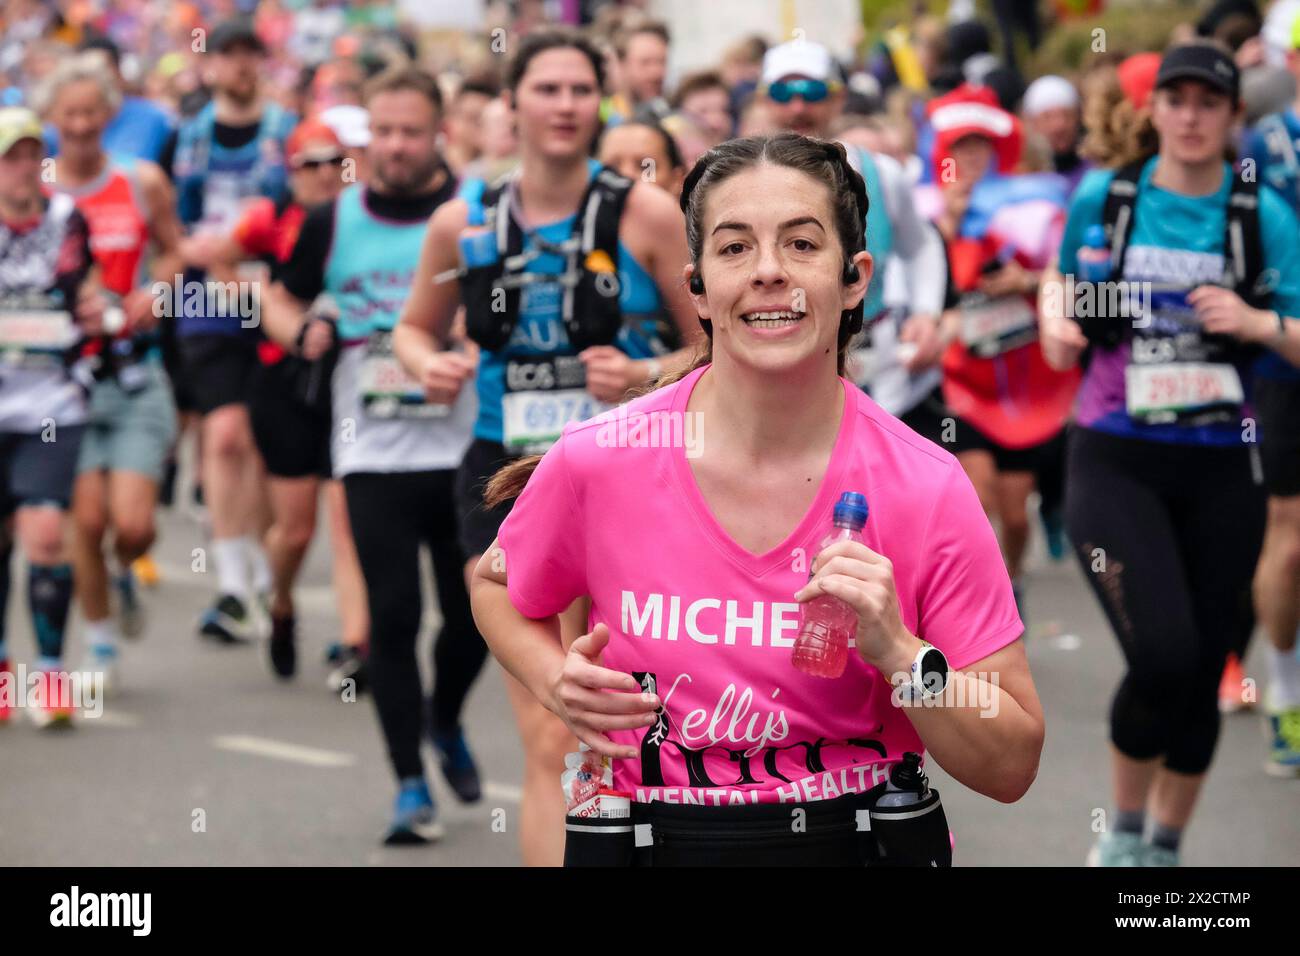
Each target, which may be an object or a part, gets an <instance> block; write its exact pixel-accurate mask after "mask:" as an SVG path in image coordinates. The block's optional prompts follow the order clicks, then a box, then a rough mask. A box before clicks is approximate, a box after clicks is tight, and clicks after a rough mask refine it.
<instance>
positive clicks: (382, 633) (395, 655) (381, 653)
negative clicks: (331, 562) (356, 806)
mask: <svg viewBox="0 0 1300 956" xmlns="http://www.w3.org/2000/svg"><path fill="white" fill-rule="evenodd" d="M455 476H456V472H455V471H452V470H448V471H416V472H395V473H385V474H372V473H365V474H353V475H347V476H345V477H344V479H343V488H344V491H345V493H346V495H347V502H348V518H349V520H350V521H351V522H352V536H353V538H355V539H356V543H357V556H358V557H359V558H360V560H361V571H362V574H363V575H364V576H365V579H366V594H367V596H368V598H369V600H370V680H371V686H372V688H373V692H374V696H375V708H376V709H377V710H378V711H379V723H380V725H381V726H382V727H383V731H384V738H385V740H386V741H387V742H388V755H389V757H390V759H391V760H392V762H393V770H394V771H395V772H396V774H397V777H398V779H399V780H403V779H406V778H408V777H419V776H423V775H424V764H423V763H422V761H421V760H420V731H421V725H422V723H423V721H422V719H421V715H422V714H423V713H424V707H423V699H424V689H423V685H422V684H421V682H420V667H419V662H418V661H417V660H416V656H415V641H416V638H417V637H418V635H419V632H420V615H421V610H422V609H421V603H420V561H419V551H420V545H421V543H426V544H428V546H429V551H430V555H431V557H432V558H433V576H434V581H435V583H436V586H437V594H438V604H439V606H440V607H441V610H442V630H440V631H439V632H438V636H437V638H436V639H435V640H434V643H433V678H434V679H433V698H432V701H431V705H430V706H431V712H430V715H429V716H430V719H431V724H430V729H431V730H433V731H434V732H437V731H448V730H452V729H454V728H455V727H456V726H457V725H458V724H459V722H460V712H461V708H462V707H463V706H464V704H465V697H466V695H467V694H468V693H469V689H470V686H471V685H472V684H473V683H474V679H475V678H476V677H477V676H478V673H479V671H480V670H482V668H483V661H484V660H485V659H486V658H487V644H485V643H484V641H483V637H482V635H480V634H479V632H478V628H476V627H475V626H474V618H473V616H472V615H471V614H470V607H469V594H468V593H467V592H466V590H465V576H464V575H465V556H464V554H463V553H462V552H461V549H460V545H459V544H458V543H457V534H456V502H455V498H454V497H453V495H452V485H453V482H454V480H455Z"/></svg>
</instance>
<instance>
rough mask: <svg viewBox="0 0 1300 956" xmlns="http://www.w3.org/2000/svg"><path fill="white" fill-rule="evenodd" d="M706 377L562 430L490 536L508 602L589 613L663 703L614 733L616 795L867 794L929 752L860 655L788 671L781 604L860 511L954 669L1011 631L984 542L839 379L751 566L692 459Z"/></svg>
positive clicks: (709, 801) (885, 417) (943, 463)
mask: <svg viewBox="0 0 1300 956" xmlns="http://www.w3.org/2000/svg"><path fill="white" fill-rule="evenodd" d="M709 368H710V366H705V367H703V368H701V369H698V370H696V371H694V372H692V373H691V374H689V375H687V376H686V377H685V378H683V379H682V380H681V381H679V382H677V383H675V384H673V385H669V386H666V387H664V388H660V389H657V390H655V391H653V392H651V393H650V394H648V395H645V396H643V397H642V398H639V399H636V400H635V401H633V402H630V403H628V404H627V405H623V406H620V407H619V408H615V409H613V410H611V411H608V412H605V413H604V414H602V415H599V416H597V417H595V418H593V419H590V420H588V421H586V422H582V423H580V424H576V425H570V426H569V427H567V428H566V429H565V430H564V434H563V436H562V437H561V439H560V440H559V441H558V442H557V443H556V444H555V445H554V446H553V447H552V448H551V449H550V451H548V452H547V454H546V456H545V457H544V458H543V459H542V461H541V463H540V464H539V465H538V467H537V470H536V471H535V472H534V473H533V475H532V477H531V478H530V479H529V481H528V484H527V486H526V487H525V489H524V491H523V493H522V494H521V495H520V496H519V500H518V501H517V502H516V504H515V506H514V510H513V511H511V513H510V516H509V517H508V518H507V519H506V521H505V523H504V524H503V525H502V527H501V532H500V536H499V544H500V546H501V547H502V549H503V550H504V552H505V568H506V578H507V581H508V588H509V594H510V600H511V602H512V603H513V604H514V606H515V607H516V608H517V609H518V610H519V611H520V613H522V614H524V615H525V616H527V617H530V618H542V617H548V616H550V615H552V614H556V613H558V612H560V611H562V610H564V608H566V607H567V606H568V605H569V604H570V603H572V602H573V600H575V599H576V598H578V597H580V596H582V595H590V596H591V618H590V625H591V626H592V627H594V626H595V624H596V623H598V622H601V621H603V622H604V623H605V624H606V625H607V626H608V627H609V630H610V642H609V645H608V646H607V647H606V649H605V651H604V653H603V655H602V658H601V663H602V664H603V665H604V666H605V667H609V668H612V669H614V670H620V671H627V672H629V673H631V674H633V675H634V676H635V677H636V678H637V679H638V680H640V681H641V682H642V686H643V687H645V688H647V689H650V690H653V691H655V692H656V693H658V694H659V695H660V697H661V699H662V700H663V707H662V709H661V712H660V719H659V721H658V722H657V723H656V724H654V725H652V726H649V727H646V728H643V729H636V730H627V731H613V732H611V733H610V734H609V735H608V736H609V737H610V738H611V739H612V740H614V741H616V742H618V743H620V744H627V745H630V746H633V747H637V748H638V749H639V751H640V758H639V759H637V760H631V759H626V760H615V761H614V786H615V787H616V788H618V789H620V790H626V791H629V792H631V793H632V794H633V795H634V798H635V799H636V800H637V801H638V802H647V801H651V800H664V801H669V802H673V803H696V804H704V805H722V804H733V803H757V802H778V801H779V802H792V801H805V800H819V799H830V798H833V797H837V796H840V795H841V794H844V793H846V792H861V791H865V790H868V789H870V788H871V787H872V786H874V785H876V784H878V783H880V782H882V781H883V780H884V779H885V776H886V774H887V772H888V766H889V764H891V763H893V762H895V761H897V760H900V759H902V754H903V752H904V751H908V750H912V751H916V752H918V753H920V752H922V745H921V740H920V737H919V736H918V735H917V733H916V731H915V730H914V729H913V727H912V724H911V722H910V721H909V720H908V718H907V716H906V714H905V713H904V712H903V711H902V710H900V709H899V708H896V707H894V706H893V705H892V704H891V702H890V697H891V693H892V690H893V689H892V687H891V686H890V684H889V683H888V681H887V679H886V677H885V676H883V675H881V673H880V672H879V671H877V670H876V669H875V668H874V667H870V666H868V665H867V664H866V663H864V662H863V660H862V658H861V657H860V656H858V654H857V652H856V651H850V653H849V663H848V667H847V668H846V669H845V672H844V674H843V676H841V677H839V678H837V679H833V680H828V679H826V678H820V677H810V676H808V675H806V674H804V673H802V672H801V671H799V670H796V669H795V667H794V665H793V664H792V663H791V653H792V651H791V648H792V647H793V643H794V638H795V636H796V635H797V633H798V628H799V605H798V603H797V602H795V600H794V597H793V595H794V593H795V591H797V590H798V589H799V588H800V587H802V586H803V585H804V583H805V582H806V581H807V577H808V566H809V565H810V564H811V562H812V559H813V558H814V557H815V556H816V553H817V549H818V545H819V542H820V541H821V540H822V539H823V537H824V536H825V535H826V533H827V531H828V530H829V528H830V521H831V509H832V508H833V506H834V504H835V501H836V500H837V499H838V498H839V496H840V494H841V493H842V492H845V491H859V492H862V493H863V494H864V495H866V498H867V503H868V506H869V508H870V516H869V518H868V519H867V524H866V527H865V529H864V530H863V537H864V541H865V542H866V544H867V546H868V547H870V548H871V549H872V550H874V551H876V552H878V553H880V554H883V555H884V556H885V557H887V558H889V559H890V561H892V562H893V566H894V577H895V584H896V587H897V590H898V598H899V606H900V608H901V610H902V616H903V623H904V624H905V625H906V626H907V628H908V630H909V631H911V632H912V633H913V634H916V635H917V636H919V637H921V638H924V639H925V640H927V641H929V642H930V643H931V644H934V645H935V646H936V647H939V648H941V649H942V650H943V651H944V653H945V654H946V655H947V657H948V661H949V663H950V665H951V666H952V667H953V668H967V667H969V666H970V665H971V664H974V663H976V662H977V661H980V660H981V659H983V658H984V657H987V656H988V655H989V654H992V653H993V652H994V651H996V650H998V649H999V648H1001V647H1004V646H1005V645H1007V644H1010V643H1011V642H1012V641H1015V640H1016V639H1017V638H1018V637H1019V636H1020V634H1021V632H1022V631H1023V629H1024V627H1023V625H1022V624H1021V622H1020V617H1019V615H1018V614H1017V612H1016V605H1015V599H1014V597H1013V595H1012V591H1011V582H1010V579H1009V578H1008V577H1007V572H1006V568H1005V567H1004V565H1003V563H1002V555H1001V554H1000V552H999V550H998V544H997V541H996V539H995V538H994V535H993V530H992V528H991V527H990V526H989V523H988V520H987V519H986V518H985V516H984V512H983V510H981V508H980V503H979V499H978V498H977V497H976V495H975V490H974V488H973V487H972V486H971V483H970V481H969V480H968V479H967V478H966V475H965V473H964V472H963V471H962V469H961V466H960V465H959V464H958V463H957V459H956V458H954V457H953V456H952V455H951V454H949V453H948V452H946V451H943V450H942V449H940V448H939V447H938V446H937V445H934V444H933V443H931V442H929V441H927V440H925V439H923V438H921V437H920V436H918V435H917V434H916V433H915V432H913V431H912V430H911V429H909V428H907V427H906V426H905V425H903V424H902V423H901V422H899V421H898V420H897V419H896V418H893V417H892V416H890V415H889V414H888V413H886V412H885V411H883V410H882V409H881V408H880V407H879V406H878V405H876V404H875V402H873V401H872V400H871V399H870V398H868V397H867V396H866V395H865V394H863V393H862V392H861V391H860V390H859V389H858V388H856V387H855V386H854V385H853V384H852V383H850V382H849V381H847V380H845V379H841V381H842V383H843V386H844V395H845V398H844V401H845V408H844V415H843V418H842V420H841V424H840V431H839V435H838V437H837V438H836V441H835V450H834V452H833V454H832V456H831V460H830V464H829V467H828V468H827V471H826V475H825V477H824V479H823V481H822V484H821V488H820V490H819V492H818V494H817V498H816V500H815V501H814V503H813V505H812V507H811V509H810V510H809V511H808V513H807V514H806V515H805V516H804V519H803V520H802V521H801V522H800V523H799V526H798V527H797V528H795V529H794V531H793V532H792V533H791V534H790V536H789V537H788V538H787V539H786V540H785V541H784V542H782V543H781V544H779V545H778V546H776V547H775V548H773V549H772V550H771V551H769V552H768V553H767V554H763V555H754V554H751V553H749V552H747V551H746V550H744V549H743V548H741V547H740V546H739V545H738V544H736V543H735V542H734V541H733V540H732V539H731V538H730V537H729V536H728V535H727V533H726V532H725V531H724V530H723V529H722V527H721V525H719V524H718V522H717V521H716V520H715V518H714V517H713V515H712V514H711V513H710V511H709V508H708V506H707V504H706V503H705V501H704V498H703V496H702V495H701V494H700V491H699V489H698V487H697V485H696V483H695V479H694V475H693V473H692V471H691V466H690V462H689V460H688V457H687V455H688V454H692V455H693V454H694V453H695V452H694V450H693V449H697V448H698V442H700V441H701V440H703V441H707V439H708V436H707V434H705V433H704V432H703V431H701V430H700V429H699V428H698V427H697V426H698V422H699V419H700V416H698V415H696V414H692V415H690V416H686V415H685V414H684V413H685V410H686V405H687V400H688V399H689V398H690V394H691V390H692V389H693V388H694V386H695V383H696V382H698V381H699V379H700V377H701V376H702V375H705V374H707V373H708V370H709ZM665 445H671V446H673V447H664V446H665ZM969 703H970V705H972V706H974V705H975V702H973V701H972V702H969Z"/></svg>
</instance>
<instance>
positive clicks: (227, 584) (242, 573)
mask: <svg viewBox="0 0 1300 956" xmlns="http://www.w3.org/2000/svg"><path fill="white" fill-rule="evenodd" d="M212 556H213V558H214V559H215V560H216V562H217V587H218V589H219V590H220V591H221V593H222V594H233V595H234V596H235V597H237V598H241V599H242V598H244V597H247V596H248V554H247V551H246V549H245V547H244V539H243V538H214V539H213V541H212Z"/></svg>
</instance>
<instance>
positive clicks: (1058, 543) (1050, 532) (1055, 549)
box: [1038, 508, 1066, 561]
mask: <svg viewBox="0 0 1300 956" xmlns="http://www.w3.org/2000/svg"><path fill="white" fill-rule="evenodd" d="M1038 518H1039V520H1040V521H1042V523H1043V536H1044V537H1045V538H1046V539H1047V553H1048V555H1049V556H1050V557H1051V559H1052V560H1053V561H1064V560H1065V549H1066V541H1065V517H1064V515H1063V514H1062V512H1061V509H1060V508H1053V509H1052V510H1051V511H1039V512H1038Z"/></svg>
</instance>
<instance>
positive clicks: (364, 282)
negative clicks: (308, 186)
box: [325, 184, 428, 342]
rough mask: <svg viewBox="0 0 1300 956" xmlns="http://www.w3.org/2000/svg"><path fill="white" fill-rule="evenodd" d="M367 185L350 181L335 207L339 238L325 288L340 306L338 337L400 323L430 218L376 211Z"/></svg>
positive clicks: (361, 335) (327, 267)
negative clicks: (390, 216) (368, 201)
mask: <svg viewBox="0 0 1300 956" xmlns="http://www.w3.org/2000/svg"><path fill="white" fill-rule="evenodd" d="M362 195H363V187H362V186H361V185H360V184H356V185H353V186H349V187H348V188H347V189H345V190H343V192H342V193H340V194H339V198H338V200H337V202H336V204H335V207H334V242H333V244H332V246H331V247H330V254H329V259H328V260H327V261H326V264H325V291H326V292H328V293H329V294H330V295H331V296H332V297H333V298H334V301H335V302H336V303H338V308H339V323H338V329H339V338H340V339H342V340H343V341H344V342H354V341H357V340H359V339H364V338H366V337H367V336H369V335H370V333H371V332H383V331H388V330H390V329H392V328H393V326H395V325H396V324H397V319H398V317H399V316H400V315H401V312H402V305H403V304H404V303H405V302H406V298H407V295H408V294H409V293H410V289H411V282H412V279H413V278H414V275H415V267H416V264H417V263H419V261H420V246H421V244H422V243H423V242H424V233H425V229H426V228H427V227H428V223H427V222H426V221H425V220H423V219H419V220H416V221H414V222H409V223H405V222H393V221H391V220H386V219H379V218H376V217H375V216H374V215H372V214H371V213H370V212H369V211H368V210H367V209H366V208H365V205H364V203H363V201H362Z"/></svg>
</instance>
